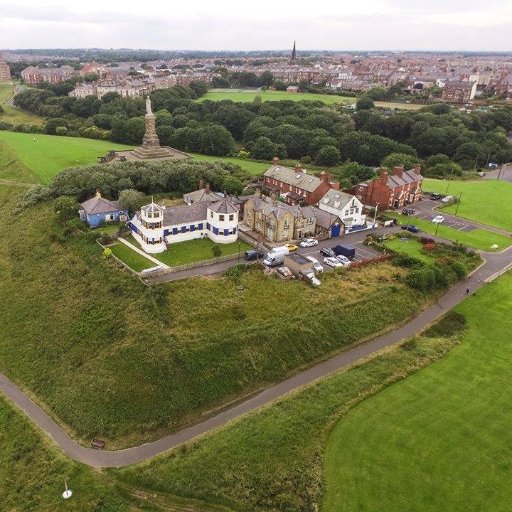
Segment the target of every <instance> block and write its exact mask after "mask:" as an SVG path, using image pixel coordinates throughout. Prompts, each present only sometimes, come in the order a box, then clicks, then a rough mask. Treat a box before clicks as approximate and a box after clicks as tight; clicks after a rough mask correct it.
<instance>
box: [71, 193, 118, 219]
mask: <svg viewBox="0 0 512 512" xmlns="http://www.w3.org/2000/svg"><path fill="white" fill-rule="evenodd" d="M80 206H81V207H82V210H84V211H85V213H87V215H95V214H97V213H110V212H117V211H123V209H122V208H121V207H120V206H119V203H118V202H117V201H109V200H108V199H105V198H104V197H101V196H94V197H91V199H88V200H87V201H84V202H83V203H81V205H80Z"/></svg>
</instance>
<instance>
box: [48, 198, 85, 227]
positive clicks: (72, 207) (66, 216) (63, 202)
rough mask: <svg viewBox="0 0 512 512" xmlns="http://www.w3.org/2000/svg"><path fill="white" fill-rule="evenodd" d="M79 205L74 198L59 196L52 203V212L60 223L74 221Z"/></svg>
mask: <svg viewBox="0 0 512 512" xmlns="http://www.w3.org/2000/svg"><path fill="white" fill-rule="evenodd" d="M79 209H80V205H79V204H78V202H77V200H76V199H75V198H74V197H70V196H60V197H58V198H57V199H55V201H54V202H53V211H54V212H55V213H56V214H57V219H58V220H59V221H61V222H66V221H68V220H71V219H74V218H75V217H76V216H77V215H78V210H79Z"/></svg>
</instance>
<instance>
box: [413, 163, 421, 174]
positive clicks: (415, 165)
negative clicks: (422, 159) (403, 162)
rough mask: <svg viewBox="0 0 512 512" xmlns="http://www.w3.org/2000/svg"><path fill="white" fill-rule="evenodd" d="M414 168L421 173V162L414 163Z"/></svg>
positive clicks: (417, 172)
mask: <svg viewBox="0 0 512 512" xmlns="http://www.w3.org/2000/svg"><path fill="white" fill-rule="evenodd" d="M413 169H414V172H415V173H416V174H421V165H420V164H414V167H413Z"/></svg>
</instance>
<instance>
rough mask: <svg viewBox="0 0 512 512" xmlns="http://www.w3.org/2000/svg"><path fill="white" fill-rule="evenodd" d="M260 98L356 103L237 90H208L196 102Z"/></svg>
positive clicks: (336, 98)
mask: <svg viewBox="0 0 512 512" xmlns="http://www.w3.org/2000/svg"><path fill="white" fill-rule="evenodd" d="M257 97H258V98H261V100H262V101H281V100H289V101H321V102H322V103H326V104H328V105H332V104H335V103H344V104H347V105H349V104H351V103H355V102H356V98H352V97H349V96H336V95H328V94H315V93H310V92H299V93H291V92H286V91H256V90H238V89H233V90H229V89H210V90H209V91H208V92H207V93H206V94H205V95H204V96H201V98H199V99H198V100H197V101H205V100H211V101H223V100H231V101H236V102H247V101H254V99H255V98H257Z"/></svg>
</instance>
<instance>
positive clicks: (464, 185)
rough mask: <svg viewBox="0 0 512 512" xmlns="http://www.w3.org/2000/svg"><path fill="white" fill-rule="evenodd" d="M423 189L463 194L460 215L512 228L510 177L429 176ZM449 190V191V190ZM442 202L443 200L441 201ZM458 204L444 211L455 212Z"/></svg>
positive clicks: (453, 194)
mask: <svg viewBox="0 0 512 512" xmlns="http://www.w3.org/2000/svg"><path fill="white" fill-rule="evenodd" d="M422 188H423V190H425V191H427V192H437V193H440V194H449V195H452V196H456V197H459V195H460V194H461V193H462V197H461V202H460V204H459V208H458V211H457V216H459V217H464V218H466V219H470V220H474V221H477V222H481V223H482V224H488V225H489V226H495V227H497V228H502V229H505V230H507V231H511V232H512V183H509V182H508V181H501V180H500V181H498V180H496V181H494V180H482V181H449V182H447V181H443V180H433V179H425V180H424V181H423V187H422ZM447 190H448V191H447ZM441 204H442V203H440V205H441ZM456 210H457V205H450V206H446V207H444V208H443V209H442V210H440V212H439V213H441V214H442V212H443V211H445V212H446V213H450V214H451V215H455V211H456Z"/></svg>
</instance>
